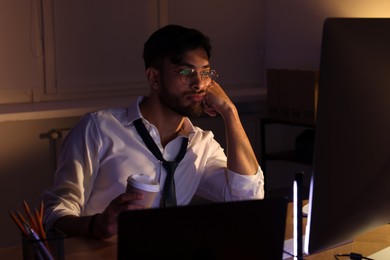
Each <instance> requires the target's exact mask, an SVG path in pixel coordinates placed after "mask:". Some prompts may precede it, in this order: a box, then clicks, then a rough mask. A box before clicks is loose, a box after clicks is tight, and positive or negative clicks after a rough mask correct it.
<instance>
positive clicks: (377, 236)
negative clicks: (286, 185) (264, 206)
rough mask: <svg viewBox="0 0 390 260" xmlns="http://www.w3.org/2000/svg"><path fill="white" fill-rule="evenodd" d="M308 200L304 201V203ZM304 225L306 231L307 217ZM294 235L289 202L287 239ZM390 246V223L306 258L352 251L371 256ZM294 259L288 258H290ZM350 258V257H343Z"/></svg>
mask: <svg viewBox="0 0 390 260" xmlns="http://www.w3.org/2000/svg"><path fill="white" fill-rule="evenodd" d="M306 203H307V201H305V202H304V205H305V204H306ZM303 227H304V230H303V232H305V227H306V218H304V219H303ZM292 237H293V205H292V203H289V205H288V209H287V219H286V235H285V238H286V239H290V238H292ZM389 246H390V225H384V226H381V227H378V228H376V229H373V230H371V231H369V232H366V233H364V234H361V235H359V236H357V237H355V238H354V240H353V242H351V243H346V244H344V245H341V246H338V247H335V248H332V249H329V250H326V251H323V252H320V253H317V254H313V255H308V256H305V257H304V259H305V260H324V259H335V258H334V255H335V254H349V253H351V252H354V253H359V254H362V255H363V256H369V255H371V254H373V253H375V252H377V251H379V250H382V249H384V248H386V247H389ZM290 259H293V258H292V257H291V258H288V260H290ZM341 259H346V260H348V259H349V258H347V257H346V258H341Z"/></svg>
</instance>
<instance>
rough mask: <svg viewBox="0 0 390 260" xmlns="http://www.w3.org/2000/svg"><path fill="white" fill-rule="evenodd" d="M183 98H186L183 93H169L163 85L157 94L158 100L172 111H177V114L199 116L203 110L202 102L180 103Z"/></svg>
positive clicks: (191, 116)
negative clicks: (180, 94) (177, 94)
mask: <svg viewBox="0 0 390 260" xmlns="http://www.w3.org/2000/svg"><path fill="white" fill-rule="evenodd" d="M188 94H191V93H188ZM185 98H186V97H185V95H183V96H181V97H180V96H176V95H173V94H171V93H169V91H167V89H166V88H165V87H162V91H161V92H160V94H159V99H160V102H161V103H162V104H163V105H164V106H166V107H168V108H169V109H171V110H172V111H174V112H176V113H178V114H179V115H181V116H186V117H189V118H198V117H200V116H201V115H202V114H203V112H204V110H203V103H202V102H196V103H191V104H190V105H184V104H183V103H182V99H185Z"/></svg>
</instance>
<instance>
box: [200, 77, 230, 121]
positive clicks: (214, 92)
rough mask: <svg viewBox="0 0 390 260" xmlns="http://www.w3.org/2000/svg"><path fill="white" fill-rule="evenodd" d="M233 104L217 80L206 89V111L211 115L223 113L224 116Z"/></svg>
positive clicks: (204, 105)
mask: <svg viewBox="0 0 390 260" xmlns="http://www.w3.org/2000/svg"><path fill="white" fill-rule="evenodd" d="M232 106H233V103H232V101H231V100H230V99H229V97H228V96H227V95H226V93H225V91H224V90H223V89H222V87H221V86H220V85H219V84H218V83H217V82H215V81H213V82H212V83H211V84H210V86H208V87H207V89H206V95H205V97H204V99H203V108H204V112H205V113H206V114H208V115H209V116H216V115H217V114H221V115H222V116H223V114H224V112H225V111H227V109H230V108H231V107H232Z"/></svg>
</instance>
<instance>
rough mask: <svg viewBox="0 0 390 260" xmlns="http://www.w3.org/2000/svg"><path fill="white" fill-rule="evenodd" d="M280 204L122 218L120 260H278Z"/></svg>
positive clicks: (169, 211)
mask: <svg viewBox="0 0 390 260" xmlns="http://www.w3.org/2000/svg"><path fill="white" fill-rule="evenodd" d="M286 214H287V201H286V200H284V199H266V200H251V201H239V202H228V203H214V204H206V205H191V206H182V207H173V208H160V209H147V210H135V211H127V212H123V213H122V214H121V215H120V216H119V220H118V259H202V260H203V259H282V255H283V243H284V234H285V224H286Z"/></svg>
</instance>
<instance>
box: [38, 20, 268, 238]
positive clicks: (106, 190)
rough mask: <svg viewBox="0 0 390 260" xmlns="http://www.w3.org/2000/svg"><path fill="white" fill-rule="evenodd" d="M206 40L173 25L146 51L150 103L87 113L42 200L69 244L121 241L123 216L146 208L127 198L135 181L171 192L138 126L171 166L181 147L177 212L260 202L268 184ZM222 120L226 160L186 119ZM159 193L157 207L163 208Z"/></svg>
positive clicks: (143, 101)
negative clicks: (149, 180) (195, 202)
mask: <svg viewBox="0 0 390 260" xmlns="http://www.w3.org/2000/svg"><path fill="white" fill-rule="evenodd" d="M210 50H211V46H210V43H209V39H208V38H207V37H206V36H204V35H203V34H202V33H201V32H199V31H197V30H195V29H188V28H185V27H182V26H177V25H168V26H165V27H163V28H161V29H160V30H158V31H156V32H155V33H153V34H152V35H151V37H150V38H149V39H148V41H147V42H146V43H145V45H144V54H143V58H144V61H145V72H146V77H147V80H148V82H149V85H150V94H149V96H148V97H139V98H138V99H137V101H136V102H133V103H132V104H131V105H130V106H129V107H128V108H123V109H108V110H103V111H98V112H95V113H90V114H88V115H86V116H84V117H83V118H82V120H81V121H80V122H79V123H78V124H77V125H76V126H75V127H74V128H73V129H72V131H71V133H69V135H68V136H67V138H66V140H65V142H64V144H63V147H62V152H61V156H60V159H59V166H58V169H57V171H56V176H55V181H54V184H53V187H52V188H51V189H50V190H48V191H46V192H45V194H44V200H45V205H46V212H45V219H46V223H47V225H49V226H54V227H55V228H58V229H60V230H62V231H63V232H65V233H66V234H67V235H69V236H72V235H78V236H80V235H81V236H92V237H95V238H102V239H103V238H109V237H111V236H113V235H115V234H116V233H117V217H118V215H119V213H120V212H122V211H125V210H134V209H140V208H142V207H141V206H138V205H136V204H135V202H136V200H139V199H142V195H140V194H138V193H125V189H126V179H127V178H128V176H129V175H131V174H135V173H142V174H145V175H149V176H151V177H153V178H154V179H155V180H157V181H158V182H159V183H160V186H161V187H165V185H168V184H167V183H168V181H167V183H165V182H166V180H167V179H168V177H169V176H170V175H168V172H167V169H166V167H165V165H164V164H163V163H162V162H161V161H160V160H159V159H157V158H156V157H155V155H153V153H152V152H151V151H150V150H149V149H148V148H147V146H146V145H145V142H144V141H143V139H142V137H141V135H140V134H139V133H138V130H137V129H136V128H135V121H137V119H140V118H141V120H142V121H141V122H142V125H144V126H145V127H146V129H147V132H148V134H150V136H151V137H152V138H153V141H154V143H156V144H157V146H158V147H159V149H158V150H160V151H161V153H162V156H163V159H164V160H167V161H173V160H174V159H175V157H176V156H177V154H178V152H179V150H180V148H181V146H182V144H183V140H185V141H186V140H188V144H187V146H186V149H185V150H184V151H185V154H184V157H183V159H182V160H181V161H180V162H179V163H178V165H177V168H176V170H175V171H174V177H173V180H174V184H175V186H174V187H175V188H174V192H175V196H176V198H175V203H177V205H187V204H188V203H190V201H191V199H192V198H193V196H194V195H199V196H201V197H204V198H206V199H209V200H211V201H215V202H218V201H234V200H243V199H261V198H263V197H264V190H263V186H264V178H263V173H262V171H261V169H260V166H259V164H258V162H257V160H256V157H255V154H254V152H253V149H252V147H251V145H250V142H249V140H248V138H247V136H246V133H245V131H244V129H243V127H242V124H241V122H240V119H239V116H238V113H237V109H236V107H235V106H234V104H233V103H232V102H231V100H230V99H229V98H228V96H227V95H226V94H225V92H224V91H223V89H222V88H221V86H220V85H219V84H218V83H217V82H215V81H214V80H215V79H216V77H217V74H216V72H215V71H214V70H212V69H211V66H210V63H209V58H210ZM203 113H206V114H208V115H211V116H215V115H217V114H219V115H221V116H222V118H223V120H224V123H225V129H226V139H227V140H226V141H227V156H226V155H225V153H224V151H223V149H222V148H221V147H220V145H219V144H218V143H217V142H216V141H215V139H214V138H213V135H212V133H211V132H210V131H203V130H202V129H200V128H198V127H195V126H193V125H192V124H191V121H190V120H189V118H191V117H198V116H200V115H201V114H203ZM165 196H166V195H164V194H163V188H161V192H160V193H159V194H158V195H157V198H156V200H155V202H154V204H153V207H159V206H160V203H161V202H162V200H163V199H165Z"/></svg>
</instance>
